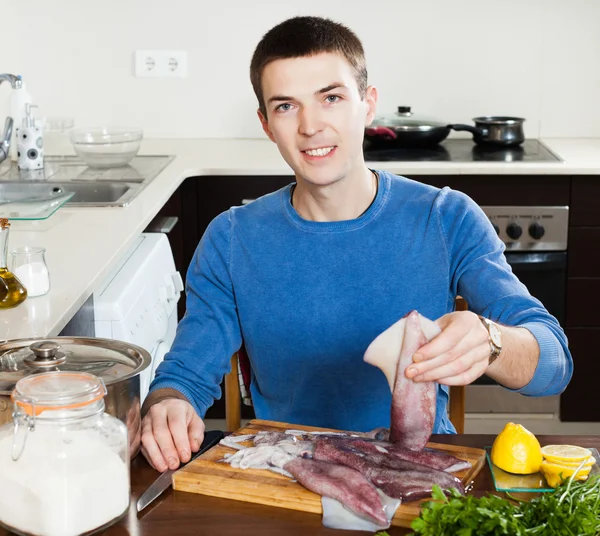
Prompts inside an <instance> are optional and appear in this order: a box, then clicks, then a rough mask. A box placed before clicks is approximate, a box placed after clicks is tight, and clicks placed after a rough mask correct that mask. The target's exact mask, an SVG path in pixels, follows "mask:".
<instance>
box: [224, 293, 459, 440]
mask: <svg viewBox="0 0 600 536" xmlns="http://www.w3.org/2000/svg"><path fill="white" fill-rule="evenodd" d="M456 310H457V311H466V310H467V302H466V301H465V300H464V299H463V298H462V297H460V296H458V297H457V298H456ZM239 353H241V354H242V361H241V362H240V359H239V358H238V352H236V353H235V354H233V355H232V356H231V371H230V372H229V373H228V374H227V375H226V376H225V420H226V424H227V431H229V432H233V431H235V430H237V429H238V428H240V427H241V422H242V391H241V390H244V391H245V389H246V388H245V386H246V385H249V380H248V372H247V370H243V369H244V367H245V366H246V365H247V360H248V358H247V357H246V356H245V354H244V351H243V350H241V351H240V352H239ZM244 376H245V377H244ZM249 396H250V395H249V394H248V393H246V392H245V393H244V399H245V403H247V404H248V405H251V402H250V399H249ZM448 413H449V416H450V422H452V424H453V425H454V428H456V431H457V432H458V433H459V434H464V432H465V387H464V386H462V385H452V386H450V401H449V403H448Z"/></svg>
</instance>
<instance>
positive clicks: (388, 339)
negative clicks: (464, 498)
mask: <svg viewBox="0 0 600 536" xmlns="http://www.w3.org/2000/svg"><path fill="white" fill-rule="evenodd" d="M439 333H440V329H439V328H438V326H437V325H436V324H435V323H434V322H432V321H431V320H428V319H427V318H425V317H423V316H421V315H420V314H419V313H417V311H411V312H410V313H409V314H408V315H407V316H406V317H405V318H403V319H402V320H400V321H398V322H396V323H395V324H394V325H392V326H391V327H390V328H388V329H387V330H386V331H384V332H383V333H382V334H381V335H379V336H378V337H377V338H376V339H375V340H374V341H373V342H372V343H371V344H370V345H369V347H368V348H367V351H366V352H365V356H364V360H365V361H366V362H367V363H370V364H372V365H375V366H377V367H379V368H380V369H381V370H382V371H383V373H384V374H385V375H386V377H387V379H388V382H389V383H390V387H391V389H392V416H391V426H390V441H392V442H393V443H395V444H397V445H398V446H400V447H406V448H410V449H413V450H421V449H422V448H424V447H425V445H426V444H427V442H428V441H429V437H430V436H431V433H432V432H433V425H434V422H435V407H436V394H437V385H436V383H435V382H414V381H413V380H412V379H408V378H407V377H406V375H405V371H406V369H407V367H408V366H409V365H411V364H412V362H413V355H414V354H415V352H416V351H417V350H418V349H419V348H420V347H421V346H423V345H424V344H426V343H427V342H429V340H431V338H433V337H435V336H436V335H438V334H439ZM394 375H395V376H394Z"/></svg>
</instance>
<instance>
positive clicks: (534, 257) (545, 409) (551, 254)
mask: <svg viewBox="0 0 600 536" xmlns="http://www.w3.org/2000/svg"><path fill="white" fill-rule="evenodd" d="M481 208H482V209H483V211H484V212H485V213H486V215H487V216H488V217H489V219H490V221H491V222H492V224H493V225H494V228H495V229H496V232H497V233H498V235H499V236H500V238H501V239H502V240H503V242H504V243H505V245H506V252H505V256H506V260H507V262H508V264H509V265H510V266H511V268H512V271H513V273H514V274H515V275H516V276H517V277H518V278H519V280H520V281H521V282H522V283H523V284H524V285H525V286H526V287H527V289H528V290H529V292H530V293H531V295H532V296H534V297H536V298H537V299H538V300H540V301H541V302H542V304H543V305H544V306H545V307H546V309H547V310H548V312H550V314H552V315H553V316H554V317H556V319H557V320H558V321H559V323H560V324H561V325H562V326H563V327H564V321H565V288H566V278H567V234H568V220H569V209H568V207H566V206H562V207H558V206H555V207H522V206H520V207H501V206H482V207H481ZM559 401H560V395H556V396H549V397H541V398H531V397H525V396H522V395H519V394H516V393H513V392H510V391H508V390H506V389H504V388H503V387H500V386H498V385H497V384H496V383H495V382H494V381H492V380H491V379H489V378H488V377H487V376H482V377H481V378H480V379H478V380H477V381H476V382H475V383H474V384H473V385H470V386H467V388H466V412H467V413H520V414H541V413H547V414H556V415H557V414H558V413H559V407H560V404H559Z"/></svg>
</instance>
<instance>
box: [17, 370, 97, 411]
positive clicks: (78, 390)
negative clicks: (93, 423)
mask: <svg viewBox="0 0 600 536" xmlns="http://www.w3.org/2000/svg"><path fill="white" fill-rule="evenodd" d="M106 392H107V391H106V386H105V385H104V382H103V381H102V380H101V379H100V378H98V377H97V376H94V375H92V374H88V373H86V372H61V371H53V372H42V373H41V374H34V375H32V376H27V377H26V378H23V379H21V380H19V381H18V382H17V385H16V386H15V389H14V391H13V393H12V395H11V398H12V400H13V402H15V403H16V404H17V405H18V406H19V407H20V408H22V409H23V410H24V411H25V413H27V414H28V415H39V414H40V413H42V412H43V411H46V410H58V409H76V408H82V407H84V406H87V405H88V404H92V403H94V402H97V401H98V400H100V399H101V398H104V396H105V395H106Z"/></svg>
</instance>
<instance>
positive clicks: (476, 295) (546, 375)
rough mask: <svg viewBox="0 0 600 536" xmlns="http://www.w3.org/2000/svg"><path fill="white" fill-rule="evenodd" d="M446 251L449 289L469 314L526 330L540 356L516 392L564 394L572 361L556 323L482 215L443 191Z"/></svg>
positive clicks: (440, 200)
mask: <svg viewBox="0 0 600 536" xmlns="http://www.w3.org/2000/svg"><path fill="white" fill-rule="evenodd" d="M436 209H437V215H438V221H439V222H440V228H441V232H442V233H443V238H444V240H445V244H446V247H447V254H448V263H449V266H448V269H449V279H450V288H451V292H452V293H453V295H454V296H455V295H460V296H462V297H463V298H464V299H465V300H466V301H467V304H468V306H469V309H470V310H472V311H473V312H475V313H477V314H480V315H482V316H484V317H487V318H490V319H492V320H495V321H497V322H499V323H501V324H504V325H507V326H516V327H523V328H526V329H528V330H529V331H530V332H531V333H532V334H533V336H534V337H535V338H536V340H537V342H538V345H539V348H540V357H539V362H538V365H537V368H536V370H535V373H534V376H533V378H532V379H531V381H530V382H529V383H528V384H527V385H525V386H524V387H522V388H521V389H516V390H515V391H516V392H519V393H522V394H524V395H529V396H548V395H555V394H559V393H561V392H563V391H564V390H565V388H566V387H567V385H568V383H569V381H570V379H571V376H572V375H573V359H572V357H571V353H570V352H569V348H568V344H567V338H566V335H565V333H564V331H563V329H562V328H561V326H560V324H559V323H558V321H557V320H556V318H555V317H554V316H552V315H551V314H550V313H548V311H547V310H546V309H545V307H544V306H543V305H542V303H541V302H540V301H539V300H538V299H536V298H534V297H533V296H531V294H530V293H529V291H528V290H527V287H526V286H525V285H523V284H522V283H521V282H520V281H519V280H518V278H517V277H516V276H515V275H514V274H513V272H512V269H511V267H510V265H509V264H508V262H507V261H506V257H505V256H504V249H505V246H504V243H503V242H502V241H501V240H500V238H499V237H498V236H497V234H496V232H495V230H494V228H493V226H492V224H491V223H490V221H489V219H488V217H487V216H486V215H485V213H484V212H483V210H481V208H480V207H479V206H478V205H477V204H476V203H475V202H474V201H473V200H472V199H470V198H469V197H468V196H466V195H465V194H462V193H460V192H457V191H453V190H451V189H449V188H444V189H443V190H441V191H440V193H439V194H438V197H437V199H436Z"/></svg>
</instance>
